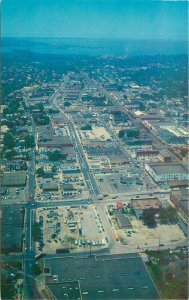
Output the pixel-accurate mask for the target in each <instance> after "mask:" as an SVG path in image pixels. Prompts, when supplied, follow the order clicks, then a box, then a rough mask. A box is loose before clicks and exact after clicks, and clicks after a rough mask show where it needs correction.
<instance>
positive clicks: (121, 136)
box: [118, 129, 125, 139]
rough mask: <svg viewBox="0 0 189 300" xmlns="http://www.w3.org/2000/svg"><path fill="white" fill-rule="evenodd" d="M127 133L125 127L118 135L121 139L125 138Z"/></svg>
mask: <svg viewBox="0 0 189 300" xmlns="http://www.w3.org/2000/svg"><path fill="white" fill-rule="evenodd" d="M124 135H125V130H124V129H121V130H120V131H119V132H118V137H119V138H120V139H121V138H123V137H124Z"/></svg>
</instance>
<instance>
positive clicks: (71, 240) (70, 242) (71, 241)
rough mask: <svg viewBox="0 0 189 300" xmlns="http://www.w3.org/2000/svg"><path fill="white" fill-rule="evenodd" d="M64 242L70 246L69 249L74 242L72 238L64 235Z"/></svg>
mask: <svg viewBox="0 0 189 300" xmlns="http://www.w3.org/2000/svg"><path fill="white" fill-rule="evenodd" d="M65 240H66V241H67V242H68V243H69V244H70V248H72V245H73V244H74V241H75V239H74V237H73V236H68V235H66V236H65Z"/></svg>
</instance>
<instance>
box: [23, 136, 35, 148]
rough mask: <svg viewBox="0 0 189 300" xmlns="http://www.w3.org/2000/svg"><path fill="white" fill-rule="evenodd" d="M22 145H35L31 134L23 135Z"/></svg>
mask: <svg viewBox="0 0 189 300" xmlns="http://www.w3.org/2000/svg"><path fill="white" fill-rule="evenodd" d="M24 146H25V148H33V147H35V139H34V136H33V135H29V134H28V135H26V136H25V137H24Z"/></svg>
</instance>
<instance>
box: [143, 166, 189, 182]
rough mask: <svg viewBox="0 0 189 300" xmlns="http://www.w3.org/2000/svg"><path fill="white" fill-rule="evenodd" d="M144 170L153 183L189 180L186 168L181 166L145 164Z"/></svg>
mask: <svg viewBox="0 0 189 300" xmlns="http://www.w3.org/2000/svg"><path fill="white" fill-rule="evenodd" d="M145 169H146V171H147V172H148V173H149V175H150V176H151V177H152V178H153V179H154V181H155V182H165V181H171V180H183V179H189V174H188V168H187V166H183V165H181V164H161V163H157V164H155V163H151V164H145Z"/></svg>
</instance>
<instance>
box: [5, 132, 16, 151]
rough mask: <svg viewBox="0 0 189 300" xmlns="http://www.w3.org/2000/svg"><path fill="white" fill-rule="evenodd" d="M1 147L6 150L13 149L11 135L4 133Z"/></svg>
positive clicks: (13, 141) (13, 142)
mask: <svg viewBox="0 0 189 300" xmlns="http://www.w3.org/2000/svg"><path fill="white" fill-rule="evenodd" d="M3 145H4V147H5V148H6V149H13V148H14V146H15V140H14V137H13V136H12V134H10V133H9V132H6V133H5V134H4V137H3Z"/></svg>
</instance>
